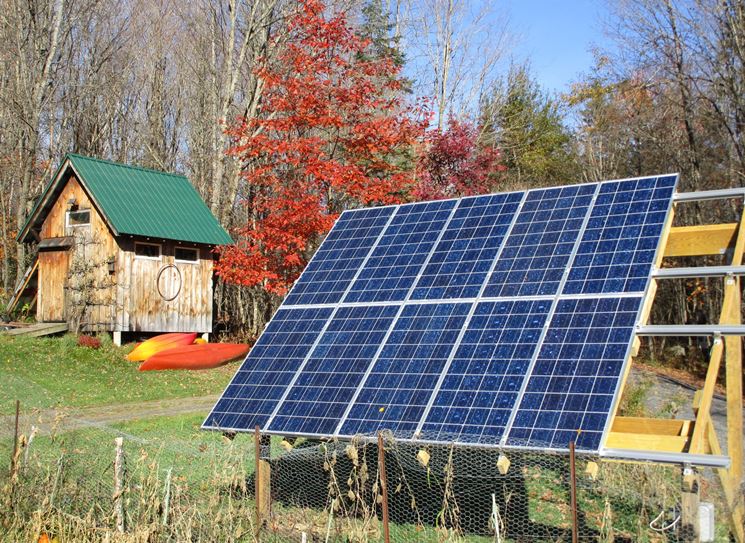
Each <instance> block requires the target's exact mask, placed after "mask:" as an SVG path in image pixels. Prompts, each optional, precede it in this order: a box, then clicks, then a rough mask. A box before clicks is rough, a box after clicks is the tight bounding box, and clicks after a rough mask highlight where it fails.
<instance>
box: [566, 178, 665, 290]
mask: <svg viewBox="0 0 745 543" xmlns="http://www.w3.org/2000/svg"><path fill="white" fill-rule="evenodd" d="M676 181H677V177H676V176H668V177H646V178H642V179H631V180H628V181H615V182H611V183H603V184H602V185H601V187H600V193H599V194H598V198H597V200H596V202H595V205H594V206H593V208H592V214H591V215H590V219H589V221H588V223H587V227H586V229H585V232H584V234H583V236H582V241H581V242H580V244H579V248H578V250H577V255H576V257H575V259H574V263H573V264H572V268H571V270H570V272H569V279H568V280H567V282H566V285H565V287H564V294H596V293H614V292H644V290H645V289H646V286H647V281H648V279H649V272H650V270H651V267H652V265H653V264H654V259H655V254H656V252H657V245H658V244H659V241H660V234H661V233H662V229H663V227H664V225H665V220H666V218H667V214H668V209H669V208H670V205H671V197H672V194H673V191H674V190H675V183H676Z"/></svg>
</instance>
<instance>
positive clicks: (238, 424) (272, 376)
mask: <svg viewBox="0 0 745 543" xmlns="http://www.w3.org/2000/svg"><path fill="white" fill-rule="evenodd" d="M332 311H333V310H332V309H330V308H322V309H319V308H297V309H282V308H280V309H279V310H278V311H277V313H276V314H275V315H274V318H273V319H272V320H271V322H270V323H269V324H268V325H267V327H266V329H265V330H264V333H263V334H261V337H260V338H259V340H258V341H257V342H256V344H255V345H254V346H253V348H252V349H251V352H250V353H249V354H248V356H247V357H246V360H245V361H244V362H243V364H242V365H241V367H240V369H239V370H238V372H237V373H236V374H235V375H234V376H233V380H232V381H231V382H230V384H229V385H228V387H227V389H226V390H225V392H224V393H223V395H222V396H221V397H220V399H219V400H218V402H217V404H215V407H214V408H213V409H212V412H211V413H210V414H209V416H208V417H207V419H206V421H205V423H204V426H205V427H208V428H218V429H220V428H222V429H239V428H242V429H246V428H253V427H254V426H256V425H257V424H258V425H263V424H264V423H265V422H267V420H268V419H269V417H270V415H271V414H272V412H273V411H274V409H275V407H276V406H277V404H278V402H279V400H280V399H281V397H282V394H284V391H285V389H286V387H287V385H289V384H290V382H291V381H292V378H293V376H294V375H295V373H296V372H297V370H298V369H299V368H300V365H301V364H302V362H303V360H304V359H305V357H306V356H307V354H308V352H309V351H310V349H311V347H312V346H313V343H314V342H315V341H316V339H317V338H318V334H320V332H321V331H322V330H323V327H324V326H325V324H326V321H327V320H328V318H329V317H330V316H331V313H332Z"/></svg>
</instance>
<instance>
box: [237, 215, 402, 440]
mask: <svg viewBox="0 0 745 543" xmlns="http://www.w3.org/2000/svg"><path fill="white" fill-rule="evenodd" d="M397 214H398V208H396V209H395V210H394V211H393V213H391V216H390V217H388V221H387V222H386V223H385V226H384V227H383V229H382V230H381V231H380V234H379V235H378V239H376V240H375V243H373V244H372V246H371V247H370V250H369V251H368V252H367V256H366V257H365V259H364V260H363V261H362V263H361V264H360V267H359V268H357V273H355V274H354V277H352V280H351V281H350V282H349V284H348V285H347V288H346V290H345V291H344V294H343V295H342V299H344V296H346V295H347V293H348V292H349V289H350V288H352V284H353V283H354V281H355V280H356V279H357V277H359V275H360V273H362V268H364V267H365V263H366V262H367V261H368V259H369V258H370V255H372V253H373V251H374V250H375V248H376V247H377V246H378V243H380V240H381V239H382V238H383V234H385V231H386V230H388V227H389V226H390V225H391V222H393V218H394V217H395V216H396V215H397ZM389 305H393V304H389ZM301 307H313V306H312V305H307V306H301ZM339 309H341V306H339V305H337V306H335V307H334V310H333V311H332V312H331V315H329V318H328V320H327V321H326V324H325V325H324V326H323V329H322V330H321V331H320V332H319V333H318V336H317V337H316V340H315V342H314V343H313V345H311V347H310V349H309V350H308V354H306V355H305V359H304V360H303V361H302V363H301V364H300V366H298V369H297V371H296V372H295V375H293V376H292V380H291V381H290V383H289V384H288V385H287V389H286V390H285V392H284V394H282V397H281V398H280V399H279V400H278V401H277V406H276V407H275V408H274V411H272V414H271V416H270V417H269V418H268V419H267V421H266V423H265V424H264V430H265V431H266V429H268V428H269V427H270V426H271V425H272V423H273V422H274V419H275V418H276V416H277V413H278V412H279V410H280V408H281V407H282V404H283V403H284V402H285V400H286V399H287V396H288V395H289V394H290V391H291V390H292V387H294V386H295V383H297V380H298V378H299V377H300V374H301V373H302V371H303V369H304V368H305V366H306V365H307V364H308V361H309V360H310V359H311V357H312V356H313V351H315V350H316V347H318V344H319V343H320V341H321V338H322V337H323V335H324V334H325V333H326V331H327V330H328V328H329V325H330V324H331V321H332V320H334V316H336V314H337V313H338V312H339ZM250 354H251V353H249V356H250Z"/></svg>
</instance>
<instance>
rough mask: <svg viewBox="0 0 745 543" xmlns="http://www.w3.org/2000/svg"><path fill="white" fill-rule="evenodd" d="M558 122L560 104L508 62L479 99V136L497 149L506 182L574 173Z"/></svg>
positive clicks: (544, 180)
mask: <svg viewBox="0 0 745 543" xmlns="http://www.w3.org/2000/svg"><path fill="white" fill-rule="evenodd" d="M563 121H564V119H563V115H562V111H561V109H560V104H559V103H558V102H557V101H556V100H554V99H552V98H551V97H550V96H548V95H547V94H546V93H544V92H543V91H542V90H541V89H540V87H539V86H538V84H537V83H536V81H535V80H534V79H532V78H531V77H530V73H529V72H528V69H527V68H526V67H525V66H513V67H511V68H510V71H509V74H508V76H507V77H506V78H505V79H503V80H502V81H500V82H499V83H498V84H497V85H495V86H494V88H493V89H492V91H491V92H490V93H489V94H488V95H487V96H486V98H485V99H484V100H482V104H481V126H482V134H481V140H482V142H483V143H484V144H487V145H491V146H492V147H498V148H499V149H500V151H501V153H502V159H503V161H502V164H503V165H504V166H505V167H506V168H507V175H506V178H507V180H508V181H509V182H510V183H511V184H514V185H516V186H525V185H526V184H543V185H552V184H553V185H560V184H564V183H567V182H569V181H572V180H573V179H574V178H575V177H576V176H577V170H576V164H575V160H574V157H573V156H572V151H571V134H570V133H569V131H568V130H567V128H566V127H565V126H564V122H563Z"/></svg>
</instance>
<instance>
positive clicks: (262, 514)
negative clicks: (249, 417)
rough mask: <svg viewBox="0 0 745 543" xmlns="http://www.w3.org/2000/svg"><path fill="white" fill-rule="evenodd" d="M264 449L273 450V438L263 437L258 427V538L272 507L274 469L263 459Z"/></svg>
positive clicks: (256, 482)
mask: <svg viewBox="0 0 745 543" xmlns="http://www.w3.org/2000/svg"><path fill="white" fill-rule="evenodd" d="M262 447H264V448H266V449H267V450H270V449H271V438H270V437H269V436H262V435H261V429H260V428H259V426H258V425H257V426H256V428H255V429H254V458H255V465H254V470H255V471H254V482H255V487H254V496H255V498H256V534H257V538H258V534H259V531H260V530H261V528H262V526H263V525H264V522H265V521H266V520H268V519H269V515H270V514H271V507H272V493H271V491H272V488H271V480H272V467H271V465H270V464H269V462H267V461H266V460H263V459H262V452H261V451H262Z"/></svg>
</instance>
